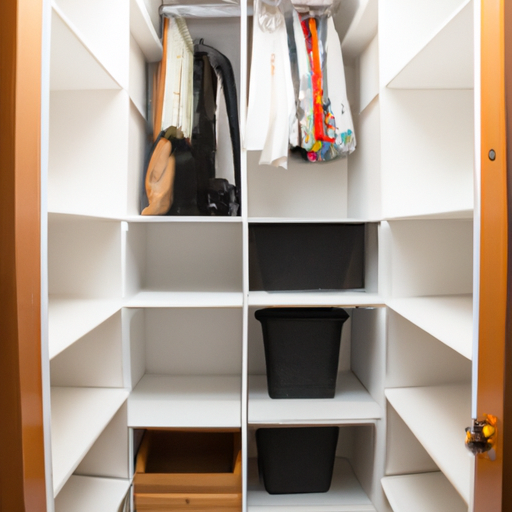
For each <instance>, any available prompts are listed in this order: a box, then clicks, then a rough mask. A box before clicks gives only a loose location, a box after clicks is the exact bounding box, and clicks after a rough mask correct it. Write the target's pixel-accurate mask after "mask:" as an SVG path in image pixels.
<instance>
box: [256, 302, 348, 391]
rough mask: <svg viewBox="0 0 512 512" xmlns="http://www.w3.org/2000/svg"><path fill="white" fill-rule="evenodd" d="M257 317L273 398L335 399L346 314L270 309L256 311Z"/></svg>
mask: <svg viewBox="0 0 512 512" xmlns="http://www.w3.org/2000/svg"><path fill="white" fill-rule="evenodd" d="M255 317H256V319H257V320H259V321H260V322H261V326H262V330H263V342H264V345H265V361H266V365H267V384H268V393H269V395H270V397H271V398H334V395H335V392H336V377H337V374H338V362H339V353H340V342H341V330H342V327H343V323H344V322H345V321H346V320H347V318H348V314H347V312H346V311H345V310H344V309H341V308H267V309H260V310H258V311H256V313H255Z"/></svg>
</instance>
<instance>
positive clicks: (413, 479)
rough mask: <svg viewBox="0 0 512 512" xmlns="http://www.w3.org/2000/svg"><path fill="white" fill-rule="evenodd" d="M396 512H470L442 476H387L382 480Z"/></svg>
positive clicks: (422, 474) (429, 474) (433, 474)
mask: <svg viewBox="0 0 512 512" xmlns="http://www.w3.org/2000/svg"><path fill="white" fill-rule="evenodd" d="M381 483H382V488H383V489H384V492H385V493H386V497H387V498H388V501H389V504H390V505H391V508H392V509H393V512H411V510H414V512H467V510H468V506H467V505H466V503H464V501H463V500H462V498H461V497H460V496H459V494H458V493H457V491H456V490H455V489H454V488H453V486H452V485H451V484H450V482H448V480H447V479H446V477H445V476H444V475H443V474H442V473H440V472H436V473H420V474H417V475H400V476H388V477H385V478H383V479H382V481H381Z"/></svg>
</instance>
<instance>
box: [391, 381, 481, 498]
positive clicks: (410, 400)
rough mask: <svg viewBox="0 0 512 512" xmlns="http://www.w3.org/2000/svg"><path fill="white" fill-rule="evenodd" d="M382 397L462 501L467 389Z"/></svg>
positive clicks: (466, 489) (398, 391) (467, 474)
mask: <svg viewBox="0 0 512 512" xmlns="http://www.w3.org/2000/svg"><path fill="white" fill-rule="evenodd" d="M386 397H387V399H388V401H389V403H390V404H391V405H392V406H393V407H394V409H395V410H396V412H397V413H398V414H399V415H400V416H401V418H402V419H403V420H404V422H405V423H406V425H407V426H408V427H409V428H410V430H411V431H412V433H413V434H414V435H415V436H416V438H417V439H418V441H419V442H420V443H421V444H422V445H423V447H424V448H425V450H426V451H427V452H428V454H429V455H430V456H431V457H432V459H433V460H434V462H435V463H436V464H437V465H438V467H439V469H440V470H441V471H442V472H443V473H444V475H445V476H446V478H448V480H449V481H450V482H451V483H452V485H453V486H454V487H455V489H456V490H457V491H458V493H459V494H460V495H461V496H462V497H463V499H464V501H466V503H467V502H469V497H470V487H471V486H470V481H471V464H470V461H471V459H470V457H469V454H468V451H467V450H466V448H465V446H464V429H465V428H466V427H468V426H469V425H470V424H471V385H470V384H467V385H466V384H457V385H450V386H434V387H417V388H394V389H387V390H386Z"/></svg>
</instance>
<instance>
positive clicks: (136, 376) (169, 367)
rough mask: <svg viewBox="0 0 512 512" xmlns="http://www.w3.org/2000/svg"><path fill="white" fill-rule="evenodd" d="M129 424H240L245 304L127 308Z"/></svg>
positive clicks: (222, 425) (189, 425) (125, 314)
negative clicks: (129, 380)
mask: <svg viewBox="0 0 512 512" xmlns="http://www.w3.org/2000/svg"><path fill="white" fill-rule="evenodd" d="M123 314H124V316H125V318H124V322H125V332H127V333H129V343H130V351H131V385H132V387H133V388H134V389H133V391H132V393H131V395H130V399H129V412H128V425H129V426H130V427H133V428H140V427H148V428H149V427H153V428H165V427H180V428H181V427H183V428H233V427H236V428H240V426H241V385H242V381H241V373H242V336H243V330H242V317H243V311H242V308H241V307H240V308H224V307H222V308H202V307H198V308H146V309H126V310H125V311H124V312H123Z"/></svg>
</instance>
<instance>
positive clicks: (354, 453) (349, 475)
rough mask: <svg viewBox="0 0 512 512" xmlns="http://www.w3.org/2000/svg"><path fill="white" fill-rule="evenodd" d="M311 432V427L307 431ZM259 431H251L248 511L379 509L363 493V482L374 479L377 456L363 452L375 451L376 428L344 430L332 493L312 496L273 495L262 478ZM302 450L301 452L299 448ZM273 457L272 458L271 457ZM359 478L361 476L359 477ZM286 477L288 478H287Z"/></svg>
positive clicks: (336, 458) (312, 494) (318, 493)
mask: <svg viewBox="0 0 512 512" xmlns="http://www.w3.org/2000/svg"><path fill="white" fill-rule="evenodd" d="M303 428H308V427H303ZM256 433H257V430H256V429H254V428H250V429H249V441H248V447H249V461H248V484H247V485H248V489H247V492H248V495H247V500H248V510H249V511H252V512H257V511H263V510H276V511H277V510H281V508H282V509H283V510H289V509H290V508H293V510H298V511H304V512H306V511H310V510H316V511H322V510H325V511H326V512H327V511H330V510H338V509H341V510H345V509H346V510H360V511H364V512H375V510H376V508H375V507H374V505H373V504H372V502H371V500H370V498H369V497H368V494H367V490H365V489H363V487H362V484H361V483H360V482H361V481H362V482H364V481H365V479H366V478H367V477H370V478H371V474H372V471H373V469H374V468H373V465H374V461H373V455H370V454H369V453H368V452H366V451H364V450H363V449H362V444H367V445H368V446H370V451H373V445H374V426H373V425H368V426H360V427H353V426H352V427H341V428H340V429H339V438H338V442H337V448H336V457H335V462H334V471H333V476H332V480H331V485H330V489H329V490H328V491H327V492H313V493H308V494H303V493H300V494H269V493H268V492H267V491H266V490H265V487H264V485H263V483H262V481H261V480H260V478H259V475H258V451H257V447H256V435H257V434H256ZM298 449H299V450H300V448H298ZM269 455H270V456H271V455H272V454H269ZM356 474H357V476H356ZM285 477H286V476H285Z"/></svg>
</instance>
